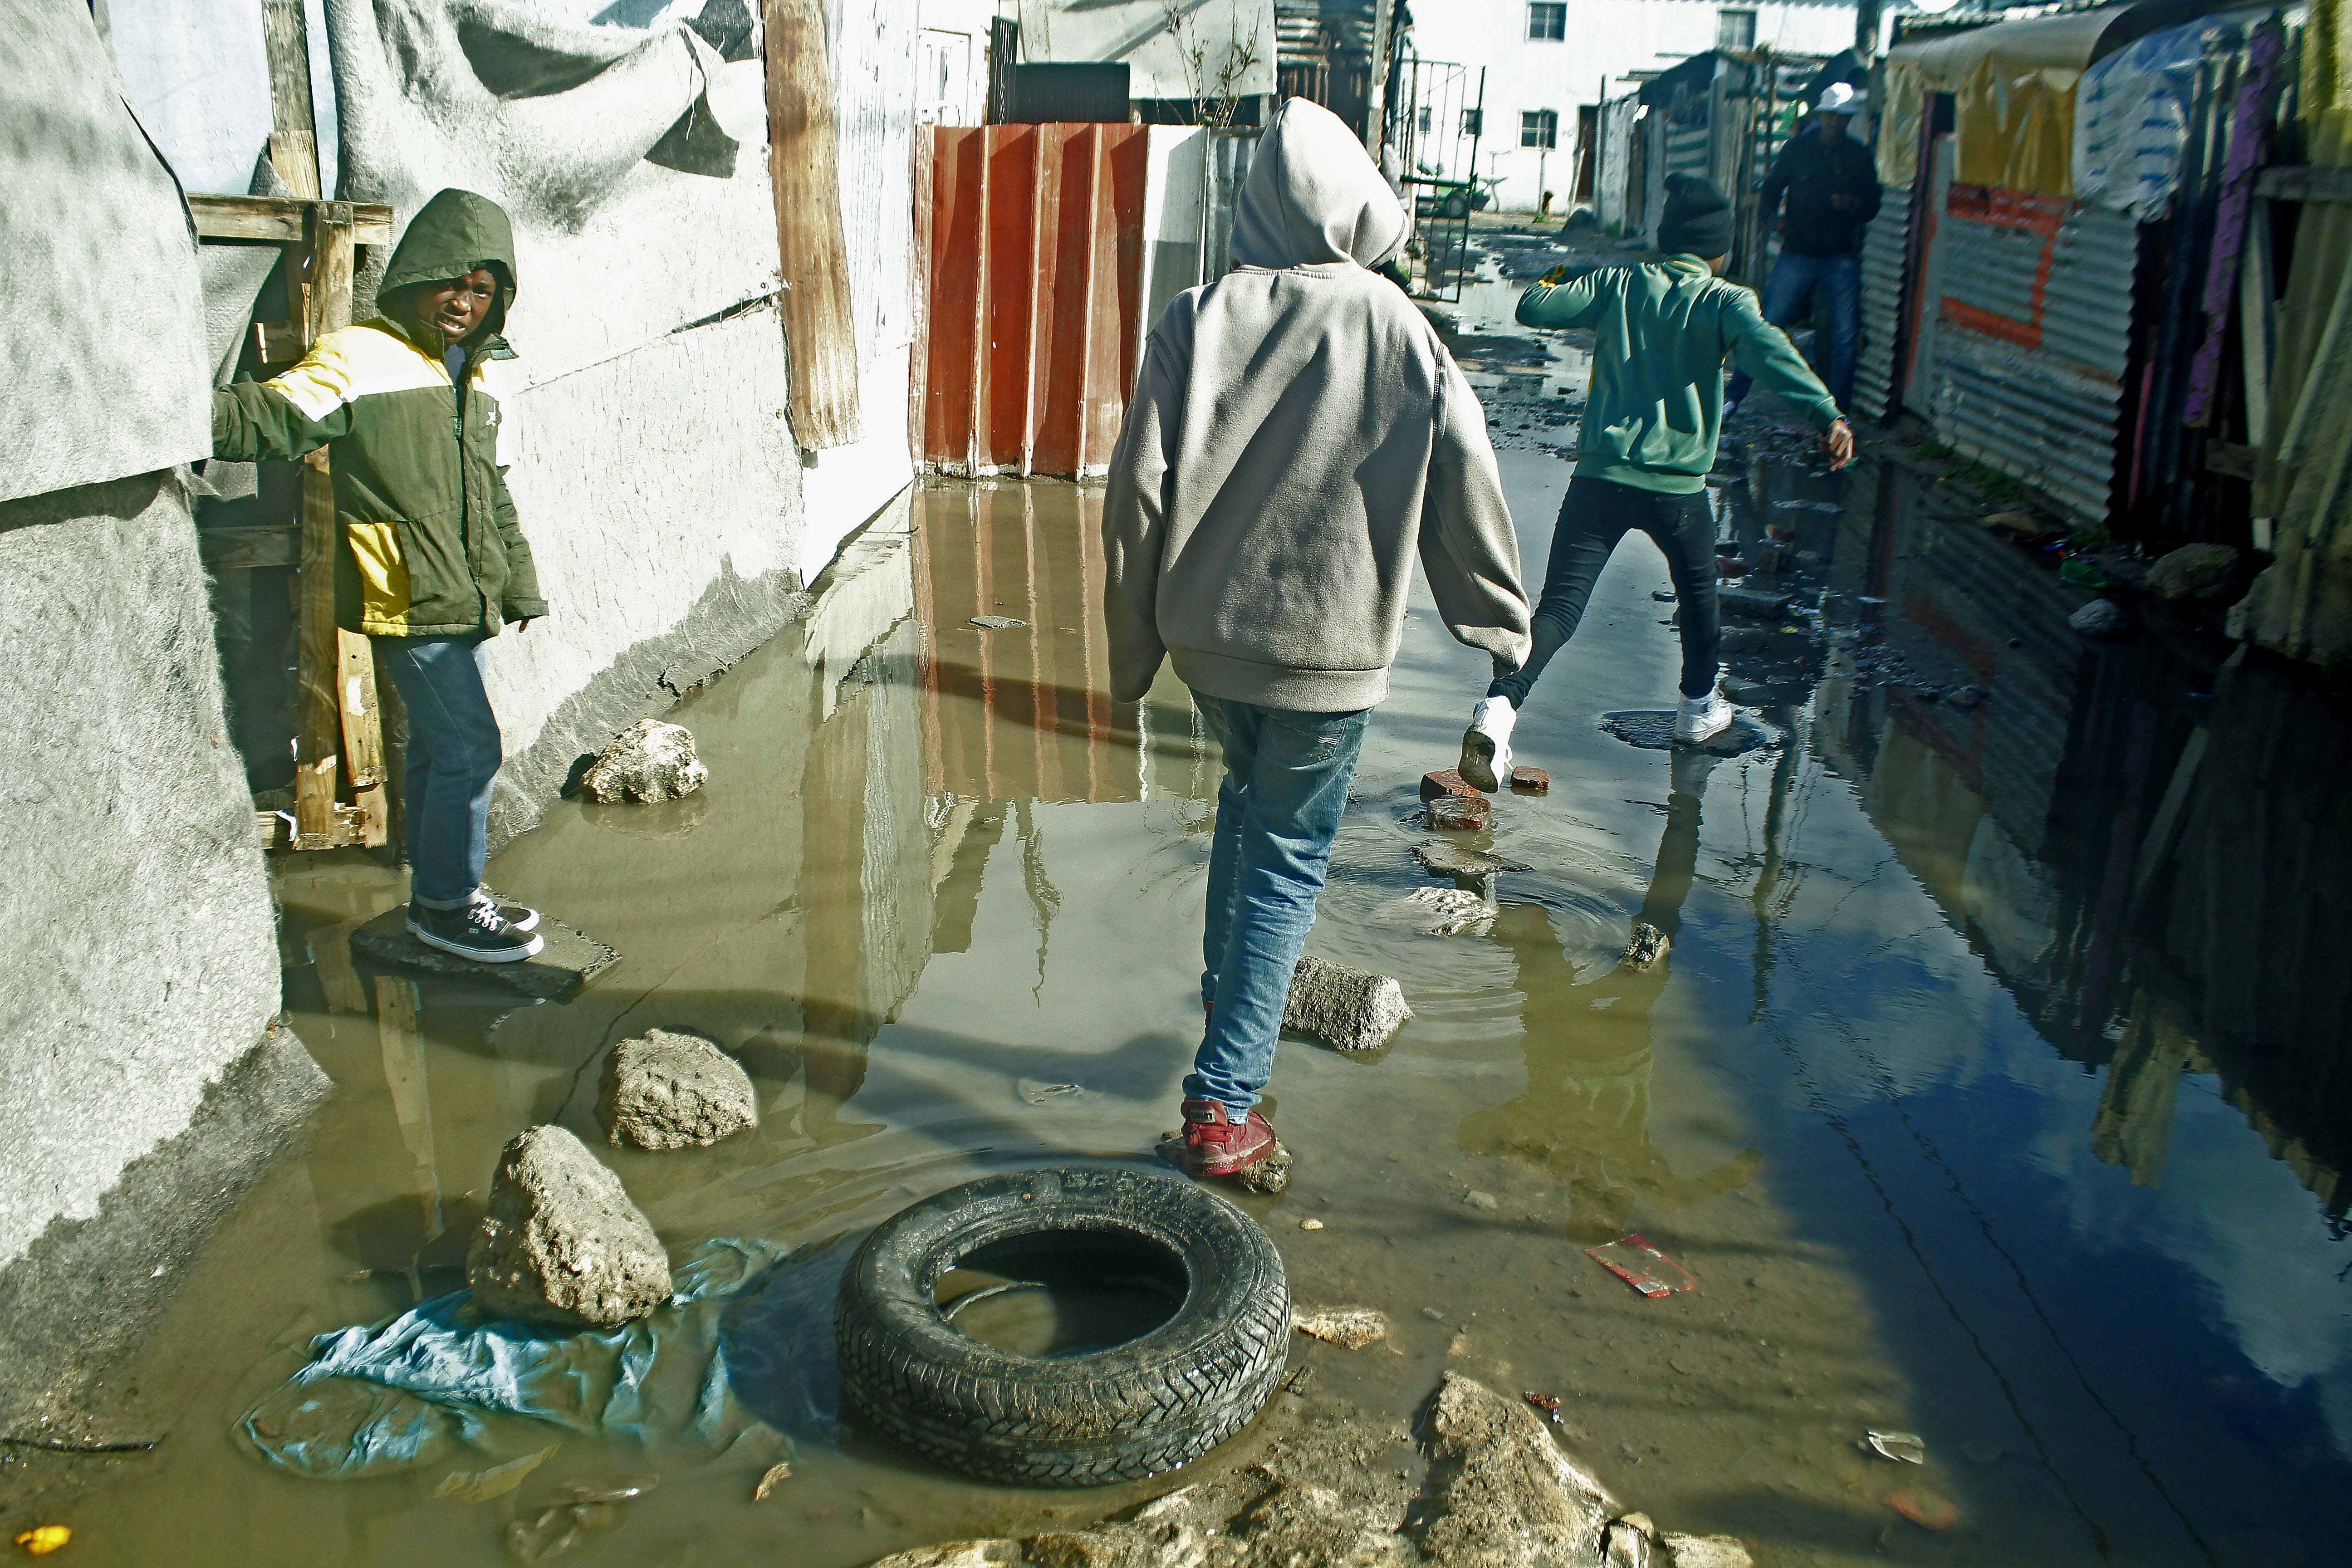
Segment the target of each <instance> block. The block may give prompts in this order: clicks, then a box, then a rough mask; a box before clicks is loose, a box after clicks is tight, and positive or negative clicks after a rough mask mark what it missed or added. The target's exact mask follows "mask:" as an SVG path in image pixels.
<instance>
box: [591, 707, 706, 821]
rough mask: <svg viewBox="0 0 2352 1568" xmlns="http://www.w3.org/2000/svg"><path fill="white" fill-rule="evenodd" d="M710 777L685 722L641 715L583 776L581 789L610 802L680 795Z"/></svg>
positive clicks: (669, 798) (690, 791) (687, 792)
mask: <svg viewBox="0 0 2352 1568" xmlns="http://www.w3.org/2000/svg"><path fill="white" fill-rule="evenodd" d="M709 776H710V770H709V768H706V767H704V766H703V765H702V762H701V759H699V758H698V757H697V756H696V755H695V754H694V736H693V734H692V733H691V732H689V731H688V730H687V728H686V727H685V726H684V725H682V724H665V723H663V722H662V721H660V720H658V719H640V720H638V721H636V722H635V723H634V724H632V725H630V726H629V727H628V728H627V729H625V730H624V731H621V732H620V733H619V734H618V735H615V736H614V737H613V743H612V744H611V745H609V746H607V747H605V748H604V752H603V753H602V754H601V755H599V756H598V757H597V759H596V760H595V762H594V763H591V764H590V765H589V768H588V771H587V772H586V773H583V774H582V775H581V776H580V788H581V790H582V792H583V794H585V795H587V796H588V797H589V798H590V799H592V800H598V801H602V802H604V804H606V805H611V804H612V803H613V802H614V801H616V800H636V801H659V800H676V799H677V798H678V797H679V796H680V795H692V794H693V793H694V792H695V791H696V790H698V789H700V788H701V787H702V783H703V781H704V780H705V779H707V778H709Z"/></svg>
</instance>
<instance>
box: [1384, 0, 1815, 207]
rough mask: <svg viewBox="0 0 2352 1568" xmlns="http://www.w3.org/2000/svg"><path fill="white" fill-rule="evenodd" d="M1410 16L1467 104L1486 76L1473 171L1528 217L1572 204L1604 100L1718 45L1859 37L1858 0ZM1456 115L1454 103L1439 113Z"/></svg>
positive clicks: (1539, 4) (1453, 3) (1802, 44)
mask: <svg viewBox="0 0 2352 1568" xmlns="http://www.w3.org/2000/svg"><path fill="white" fill-rule="evenodd" d="M1412 17H1413V26H1412V35H1411V37H1410V39H1409V41H1408V43H1407V46H1406V47H1407V53H1408V57H1409V58H1410V57H1411V56H1418V57H1419V58H1421V59H1422V60H1424V61H1443V62H1447V63H1451V64H1456V65H1460V66H1462V67H1464V68H1465V74H1464V77H1463V79H1462V81H1461V88H1460V91H1461V93H1462V97H1461V98H1460V100H1458V101H1459V103H1460V104H1461V106H1463V107H1467V106H1468V105H1470V104H1474V103H1477V102H1478V101H1479V95H1480V73H1481V72H1482V71H1483V73H1484V83H1483V89H1484V105H1483V115H1482V122H1481V128H1480V135H1479V140H1478V148H1477V170H1476V174H1477V176H1478V177H1479V178H1480V179H1482V180H1487V179H1491V180H1496V181H1499V182H1500V184H1498V185H1497V186H1496V205H1498V206H1500V207H1503V208H1506V209H1508V210H1512V211H1524V212H1533V211H1535V210H1536V209H1537V206H1538V203H1539V202H1540V200H1541V193H1543V192H1544V191H1547V190H1549V191H1550V192H1551V193H1552V194H1553V210H1554V211H1555V212H1565V211H1567V210H1568V209H1569V208H1570V207H1571V206H1573V205H1577V199H1578V195H1579V187H1578V178H1579V166H1580V163H1581V161H1582V154H1583V152H1584V150H1585V149H1586V148H1589V147H1590V146H1591V144H1592V139H1593V135H1594V126H1595V121H1596V120H1597V116H1598V111H1599V108H1600V105H1601V104H1602V103H1603V102H1605V101H1607V100H1610V99H1612V98H1621V97H1622V96H1624V94H1625V93H1627V92H1628V91H1631V90H1632V89H1633V88H1635V87H1637V86H1639V85H1640V83H1642V82H1643V81H1645V80H1647V79H1649V78H1650V77H1652V76H1654V75H1656V74H1657V73H1658V72H1660V71H1662V70H1665V69H1667V68H1670V67H1672V66H1674V65H1675V64H1676V63H1677V62H1679V61H1681V60H1685V59H1687V58H1690V57H1691V56H1693V55H1696V54H1701V53H1704V52H1705V51H1706V50H1708V49H1712V48H1717V47H1730V48H1757V49H1761V48H1769V49H1771V50H1773V51H1774V52H1776V53H1780V54H1795V55H1821V56H1827V55H1832V54H1835V53H1837V52H1838V51H1839V50H1841V49H1845V48H1850V47H1853V35H1854V6H1853V0H1794V3H1776V4H1763V3H1756V4H1749V5H1714V4H1709V3H1707V0H1422V3H1421V4H1420V5H1415V6H1414V7H1413V11H1412ZM1410 69H1411V68H1410V66H1408V72H1410ZM1424 74H1427V73H1426V72H1424ZM1409 90H1410V89H1409V88H1401V89H1400V96H1402V93H1403V92H1405V91H1409ZM1457 117H1458V110H1456V109H1455V108H1454V102H1453V101H1452V100H1449V101H1448V102H1447V104H1446V106H1445V107H1444V108H1443V109H1440V110H1435V111H1434V113H1433V118H1449V119H1451V118H1457ZM1445 173H1447V174H1452V175H1454V176H1456V177H1460V176H1464V175H1466V174H1469V173H1470V171H1469V170H1467V169H1464V168H1451V169H1447V170H1446V171H1445ZM1584 199H1585V200H1588V201H1589V200H1590V199H1591V198H1590V195H1586V196H1585V197H1584Z"/></svg>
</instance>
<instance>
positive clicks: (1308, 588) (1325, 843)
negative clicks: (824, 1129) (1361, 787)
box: [1103, 98, 1529, 1175]
mask: <svg viewBox="0 0 2352 1568" xmlns="http://www.w3.org/2000/svg"><path fill="white" fill-rule="evenodd" d="M1404 237H1405V216H1404V212H1403V209H1402V207H1401V206H1400V205H1399V204H1398V201H1397V198H1396V196H1395V195H1394V194H1393V193H1392V192H1391V190H1390V189H1389V187H1388V185H1387V184H1386V182H1384V181H1383V180H1382V179H1381V174H1380V172H1379V170H1377V169H1376V168H1374V167H1373V165H1372V161H1371V159H1370V157H1368V156H1367V155H1366V154H1365V153H1364V149H1363V146H1362V144H1361V143H1360V142H1358V141H1357V140H1356V138H1355V136H1354V135H1353V133H1352V132H1349V130H1348V128H1347V126H1346V125H1345V124H1343V123H1342V122H1341V121H1339V119H1338V118H1337V117H1336V116H1334V115H1333V114H1331V113H1330V112H1329V111H1328V110H1324V109H1322V108H1319V107H1318V106H1317V105H1315V104H1312V103H1309V102H1307V100H1304V99H1296V98H1294V99H1291V100H1288V101H1287V102H1286V103H1284V104H1283V105H1282V107H1281V108H1280V109H1278V110H1276V112H1275V115H1274V118H1273V120H1272V121H1271V122H1270V123H1269V124H1268V126H1267V128H1266V131H1265V136H1264V137H1263V138H1262V139H1261V140H1260V142H1259V143H1258V151H1257V156H1256V158H1255V161H1254V162H1253V163H1251V165H1250V172H1249V177H1248V179H1247V180H1246V181H1245V182H1244V184H1243V186H1242V191H1241V195H1240V197H1239V199H1238V200H1237V201H1236V203H1235V204H1234V232H1233V256H1234V262H1235V264H1236V265H1235V267H1234V270H1233V271H1231V272H1229V273H1227V274H1226V275H1225V276H1224V277H1223V278H1222V279H1218V280H1217V281H1216V282H1214V283H1211V284H1208V285H1206V286H1204V287H1202V288H1199V289H1189V290H1187V291H1186V292H1185V293H1183V294H1181V295H1179V296H1178V297H1177V298H1176V299H1175V300H1173V301H1172V302H1171V304H1170V305H1169V307H1168V310H1167V311H1166V312H1165V313H1164V314H1163V315H1161V317H1160V321H1159V323H1158V325H1156V326H1154V327H1153V328H1152V331H1151V336H1150V341H1149V342H1146V343H1145V345H1144V350H1143V356H1142V360H1143V363H1142V366H1141V368H1140V370H1139V374H1138V375H1137V380H1136V388H1135V395H1134V398H1133V400H1132V401H1131V402H1130V403H1129V405H1128V410H1127V420H1126V423H1125V425H1124V426H1123V427H1122V428H1121V430H1120V432H1119V439H1118V448H1117V450H1116V451H1115V452H1114V453H1113V454H1112V458H1111V464H1110V475H1109V489H1108V493H1107V495H1106V497H1105V500H1104V505H1103V539H1104V542H1105V545H1106V547H1107V554H1108V567H1109V580H1108V584H1107V587H1106V590H1105V594H1104V601H1103V610H1104V616H1105V618H1106V619H1107V621H1108V626H1109V642H1110V655H1111V691H1112V694H1113V695H1114V696H1115V697H1117V698H1118V699H1119V700H1122V701H1129V702H1133V701H1139V700H1141V699H1142V697H1143V695H1144V693H1145V692H1146V691H1147V690H1148V689H1150V686H1151V683H1152V679H1153V678H1154V677H1155V675H1156V674H1157V673H1158V671H1159V668H1160V662H1161V660H1162V659H1163V658H1164V659H1166V660H1167V661H1168V662H1169V663H1170V664H1171V665H1172V666H1173V667H1174V669H1175V672H1176V675H1177V677H1178V679H1181V680H1182V681H1183V682H1184V684H1185V685H1186V686H1188V687H1190V688H1191V689H1192V698H1193V701H1194V702H1195V704H1196V705H1197V706H1198V707H1199V709H1200V710H1201V713H1202V717H1203V719H1204V720H1205V721H1207V723H1208V725H1209V727H1210V729H1211V730H1212V731H1213V733H1214V734H1215V735H1216V736H1217V738H1218V741H1219V742H1220V743H1221V744H1222V745H1223V749H1224V759H1225V774H1224V779H1223V784H1221V785H1220V787H1219V789H1218V791H1217V826H1216V835H1215V838H1214V840H1213V844H1212V846H1211V849H1210V855H1209V889H1208V919H1207V930H1206V932H1205V935H1204V937H1203V940H1202V955H1203V959H1204V968H1203V972H1202V977H1201V1000H1202V1004H1203V1005H1204V1006H1205V1007H1206V1008H1207V1010H1208V1016H1209V1021H1208V1026H1207V1029H1206V1031H1205V1034H1204V1036H1203V1037H1202V1042H1201V1047H1200V1050H1199V1052H1198V1054H1197V1055H1196V1057H1195V1058H1194V1061H1193V1070H1192V1074H1191V1076H1189V1077H1188V1078H1186V1079H1185V1080H1184V1101H1183V1118H1184V1148H1185V1163H1186V1165H1187V1168H1188V1169H1190V1170H1191V1171H1192V1172H1193V1173H1195V1174H1201V1175H1225V1174H1231V1173H1234V1172H1236V1171H1240V1170H1244V1169H1246V1168H1248V1167H1249V1166H1251V1165H1254V1164H1256V1163H1258V1162H1260V1161H1262V1160H1264V1159H1265V1157H1266V1156H1267V1155H1268V1154H1270V1153H1272V1152H1273V1151H1274V1129H1273V1128H1272V1127H1271V1126H1269V1125H1268V1124H1267V1122H1266V1120H1265V1116H1264V1115H1263V1114H1261V1113H1260V1112H1259V1111H1257V1110H1255V1109H1254V1108H1255V1105H1256V1104H1257V1100H1258V1096H1259V1091H1260V1090H1262V1089H1265V1085H1266V1082H1267V1080H1268V1079H1270V1078H1271V1077H1272V1076H1273V1072H1274V1047H1275V1040H1276V1036H1277V1035H1278V1033H1279V1032H1280V1030H1281V1027H1282V1013H1283V1004H1284V1001H1285V999H1286V996H1287V994H1288V992H1289V988H1290V977H1291V972H1292V971H1293V970H1294V969H1295V968H1296V967H1297V963H1298V954H1299V950H1300V948H1301V947H1302V946H1303V945H1304V944H1305V942H1306V940H1307V930H1308V928H1309V927H1310V926H1312V925H1313V924H1314V922H1315V903H1316V900H1317V898H1318V895H1319V894H1320V893H1321V892H1322V889H1323V878H1324V873H1325V870H1326V868H1328V865H1329V864H1330V858H1331V840H1332V837H1333V835H1334V834H1336V833H1337V832H1338V830H1339V817H1340V815H1341V813H1342V811H1343V810H1344V809H1345V807H1346V805H1347V799H1348V784H1349V779H1350V778H1352V777H1353V776H1354V773H1355V768H1356V758H1357V755H1358V753H1359V752H1360V750H1361V748H1362V746H1363V740H1364V728H1365V723H1366V721H1367V720H1368V719H1369V718H1370V710H1371V708H1372V706H1373V705H1374V704H1375V703H1377V702H1379V701H1380V700H1381V699H1382V698H1384V697H1386V696H1387V695H1388V684H1389V667H1390V665H1391V664H1392V663H1393V662H1394V661H1395V659H1396V653H1397V645H1398V642H1399V640H1400V639H1401V638H1402V635H1403V626H1404V613H1405V598H1406V593H1407V590H1408V589H1409V587H1410V586H1411V583H1412V562H1413V558H1414V555H1415V554H1416V552H1417V553H1418V554H1419V556H1420V559H1421V563H1422V570H1423V573H1424V574H1426V575H1427V577H1428V579H1429V586H1430V591H1431V594H1432V595H1433V597H1434V598H1435V600H1436V602H1437V609H1438V613H1439V615H1440V616H1443V617H1444V621H1445V624H1446V627H1447V629H1448V630H1450V631H1451V632H1452V633H1453V634H1454V637H1457V638H1458V639H1460V640H1461V641H1462V642H1464V643H1466V644H1468V645H1469V646H1471V647H1475V648H1479V649H1481V650H1483V651H1485V652H1486V654H1488V655H1489V656H1491V658H1492V662H1493V666H1494V669H1495V672H1496V674H1497V675H1501V674H1504V673H1507V672H1508V671H1510V670H1513V669H1516V668H1518V666H1519V663H1520V661H1521V660H1522V659H1523V658H1525V657H1526V655H1527V650H1528V616H1529V610H1528V602H1527V597H1526V595H1525V594H1524V592H1523V591H1522V590H1521V588H1520V586H1519V558H1518V542H1517V535H1516V534H1515V533H1514V532H1513V531H1512V527H1511V515H1510V510H1509V509H1508V508H1507V506H1505V505H1504V502H1503V493H1502V484H1501V479H1500V476H1499V475H1498V474H1497V473H1496V468H1495V453H1494V448H1493V447H1492V446H1491V445H1490V444H1489V442H1488V440H1487V438H1486V412H1485V410H1484V409H1483V408H1482V407H1481V406H1480V405H1479V403H1478V399H1477V396H1476V395H1475V394H1474V393H1473V392H1472V391H1471V390H1470V385H1469V384H1468V383H1467V382H1466V381H1465V380H1464V379H1463V376H1462V373H1461V371H1460V370H1458V369H1457V368H1455V366H1454V361H1453V359H1452V358H1451V357H1450V356H1449V355H1448V354H1447V353H1446V352H1445V349H1444V345H1443V344H1441V343H1440V342H1438V339H1437V334H1436V332H1435V331H1433V329H1432V328H1431V326H1430V324H1429V322H1428V321H1426V320H1425V319H1423V316H1422V314H1421V313H1420V311H1418V310H1415V309H1414V308H1413V306H1412V302H1411V301H1410V300H1407V299H1406V298H1405V296H1404V295H1403V294H1402V292H1401V291H1399V290H1398V289H1397V288H1396V286H1395V285H1394V284H1392V283H1391V282H1389V281H1388V280H1387V279H1384V278H1382V277H1381V276H1379V275H1378V274H1377V273H1375V272H1373V271H1371V270H1370V268H1376V267H1379V266H1381V265H1382V264H1383V263H1385V262H1387V261H1388V260H1390V259H1391V258H1393V257H1394V256H1395V255H1396V254H1397V252H1398V250H1399V248H1400V247H1402V244H1403V242H1404Z"/></svg>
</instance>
